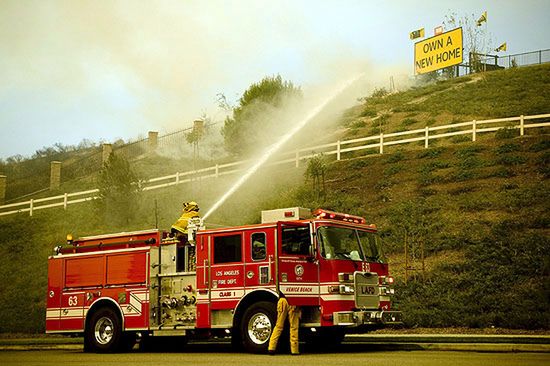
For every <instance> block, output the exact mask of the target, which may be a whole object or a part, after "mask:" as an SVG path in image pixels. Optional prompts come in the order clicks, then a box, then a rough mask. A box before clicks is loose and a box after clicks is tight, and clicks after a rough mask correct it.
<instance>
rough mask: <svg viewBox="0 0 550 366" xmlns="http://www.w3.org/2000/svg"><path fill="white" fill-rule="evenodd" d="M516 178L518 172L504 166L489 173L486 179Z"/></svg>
mask: <svg viewBox="0 0 550 366" xmlns="http://www.w3.org/2000/svg"><path fill="white" fill-rule="evenodd" d="M515 176H516V172H514V171H513V170H512V169H509V168H506V167H503V166H498V167H497V168H496V169H494V170H492V171H491V172H489V173H488V174H487V175H486V176H485V177H486V178H490V177H500V178H511V177H515Z"/></svg>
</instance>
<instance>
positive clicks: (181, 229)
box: [171, 201, 199, 240]
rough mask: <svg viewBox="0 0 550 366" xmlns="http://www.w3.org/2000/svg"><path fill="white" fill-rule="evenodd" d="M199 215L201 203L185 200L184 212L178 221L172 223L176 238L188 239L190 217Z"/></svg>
mask: <svg viewBox="0 0 550 366" xmlns="http://www.w3.org/2000/svg"><path fill="white" fill-rule="evenodd" d="M195 217H199V205H198V204H197V202H194V201H191V202H184V203H183V213H182V214H181V216H180V218H179V219H178V221H176V222H175V223H174V225H172V230H171V232H172V234H175V236H176V238H178V239H179V240H183V239H185V240H186V239H187V225H188V224H189V219H192V218H195Z"/></svg>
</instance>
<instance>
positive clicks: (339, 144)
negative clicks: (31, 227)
mask: <svg viewBox="0 0 550 366" xmlns="http://www.w3.org/2000/svg"><path fill="white" fill-rule="evenodd" d="M549 118H550V114H539V115H533V116H523V115H522V116H518V117H509V118H498V119H490V120H483V121H476V120H474V121H469V122H462V123H455V124H451V125H445V126H434V127H428V126H426V127H425V128H421V129H417V130H411V131H404V132H395V133H388V134H379V135H375V136H369V137H361V138H357V139H352V140H342V141H336V142H332V143H328V144H323V145H318V146H311V147H307V148H303V149H298V150H295V151H292V152H285V153H281V154H280V155H279V157H280V158H281V159H280V160H277V161H275V162H272V163H270V164H269V165H278V164H288V163H293V164H294V165H295V166H296V167H298V166H299V165H300V161H303V160H307V159H310V158H312V157H314V156H315V155H318V154H320V153H322V154H324V155H326V156H328V155H336V160H341V159H342V155H343V154H345V153H350V152H353V151H361V150H368V149H376V150H377V151H378V152H379V153H380V154H383V153H384V147H385V146H391V145H398V144H407V143H411V142H418V141H423V142H424V147H425V148H428V147H429V145H430V140H435V139H441V138H448V137H451V136H458V135H471V138H472V141H476V138H477V135H478V134H480V133H486V132H495V131H497V130H499V129H502V128H513V129H517V130H519V135H520V136H523V135H524V134H525V130H526V129H529V128H537V127H549V126H550V122H546V121H540V120H543V119H549ZM537 120H539V121H537ZM446 130H449V132H445V131H446ZM403 136H407V138H405V139H397V138H400V137H403ZM287 156H288V157H287ZM247 163H250V161H249V160H243V161H236V162H233V163H228V164H216V165H214V166H211V167H208V168H203V169H198V170H193V171H187V172H177V173H175V174H171V175H167V176H163V177H158V178H152V179H149V180H147V181H144V182H142V189H143V190H144V191H149V190H153V189H159V188H165V187H170V186H174V185H178V184H183V183H189V182H192V181H197V180H204V179H210V178H218V177H220V176H223V175H228V174H234V173H237V172H240V171H243V170H244V169H245V168H246V165H247ZM98 192H99V190H98V189H90V190H87V191H82V192H73V193H65V194H62V195H59V196H52V197H45V198H38V199H31V200H29V201H24V202H17V203H11V204H8V205H3V206H0V216H5V215H12V214H16V213H21V212H28V213H29V215H30V216H32V215H33V212H34V211H36V210H42V209H47V208H53V207H63V208H64V209H67V206H68V205H70V204H75V203H81V202H87V201H91V200H94V199H96V198H97V193H98Z"/></svg>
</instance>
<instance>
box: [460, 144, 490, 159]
mask: <svg viewBox="0 0 550 366" xmlns="http://www.w3.org/2000/svg"><path fill="white" fill-rule="evenodd" d="M483 150H484V148H483V146H481V145H469V146H466V147H463V148H461V149H458V150H456V151H455V155H456V156H457V157H458V158H465V157H468V156H474V155H477V154H478V153H480V152H482V151H483Z"/></svg>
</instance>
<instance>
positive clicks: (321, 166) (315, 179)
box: [304, 154, 327, 200]
mask: <svg viewBox="0 0 550 366" xmlns="http://www.w3.org/2000/svg"><path fill="white" fill-rule="evenodd" d="M326 172H327V162H326V159H325V157H324V155H323V154H319V155H315V156H314V157H312V158H311V159H309V160H308V163H307V169H306V172H305V173H304V174H305V176H306V179H310V180H311V184H312V189H313V192H314V194H315V199H316V200H319V199H320V198H321V197H322V196H324V195H325V175H326Z"/></svg>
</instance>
